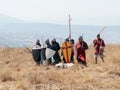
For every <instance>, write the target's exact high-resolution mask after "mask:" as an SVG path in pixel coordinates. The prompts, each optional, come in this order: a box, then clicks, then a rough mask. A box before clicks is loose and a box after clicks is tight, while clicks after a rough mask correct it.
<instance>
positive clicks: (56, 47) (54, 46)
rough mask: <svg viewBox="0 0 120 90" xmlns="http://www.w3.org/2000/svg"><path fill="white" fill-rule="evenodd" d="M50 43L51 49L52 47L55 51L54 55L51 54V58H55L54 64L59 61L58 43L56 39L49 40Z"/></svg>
mask: <svg viewBox="0 0 120 90" xmlns="http://www.w3.org/2000/svg"><path fill="white" fill-rule="evenodd" d="M51 43H52V49H53V50H54V51H56V53H55V55H54V56H53V59H54V60H55V62H54V63H55V64H58V63H59V62H60V61H61V59H60V56H59V50H60V45H59V43H58V42H57V41H56V39H53V40H52V41H51Z"/></svg>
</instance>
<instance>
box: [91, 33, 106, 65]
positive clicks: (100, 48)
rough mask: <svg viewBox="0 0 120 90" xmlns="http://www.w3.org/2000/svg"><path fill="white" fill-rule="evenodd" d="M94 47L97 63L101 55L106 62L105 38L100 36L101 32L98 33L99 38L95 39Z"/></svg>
mask: <svg viewBox="0 0 120 90" xmlns="http://www.w3.org/2000/svg"><path fill="white" fill-rule="evenodd" d="M93 44H94V48H95V63H96V64H97V58H98V57H100V58H101V59H102V61H103V62H104V54H103V52H104V47H105V43H104V40H102V39H101V38H100V34H98V35H97V39H95V40H94V41H93Z"/></svg>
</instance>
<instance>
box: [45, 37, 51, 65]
mask: <svg viewBox="0 0 120 90" xmlns="http://www.w3.org/2000/svg"><path fill="white" fill-rule="evenodd" d="M45 44H46V45H47V47H46V48H49V49H52V45H51V44H50V40H49V39H47V40H46V41H45ZM47 64H48V65H49V64H52V59H51V58H49V60H48V62H47Z"/></svg>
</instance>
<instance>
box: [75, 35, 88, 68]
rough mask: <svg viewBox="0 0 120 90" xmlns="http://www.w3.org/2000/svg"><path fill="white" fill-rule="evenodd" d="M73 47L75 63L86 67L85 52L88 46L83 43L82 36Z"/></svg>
mask: <svg viewBox="0 0 120 90" xmlns="http://www.w3.org/2000/svg"><path fill="white" fill-rule="evenodd" d="M75 47H76V59H77V61H78V62H79V63H82V64H83V65H85V66H87V63H86V53H85V50H87V49H88V45H87V43H86V42H85V41H83V37H82V36H80V37H79V38H78V43H77V44H76V45H75Z"/></svg>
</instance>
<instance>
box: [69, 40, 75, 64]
mask: <svg viewBox="0 0 120 90" xmlns="http://www.w3.org/2000/svg"><path fill="white" fill-rule="evenodd" d="M70 43H71V44H72V53H71V63H74V46H75V45H74V44H75V41H74V39H70Z"/></svg>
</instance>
